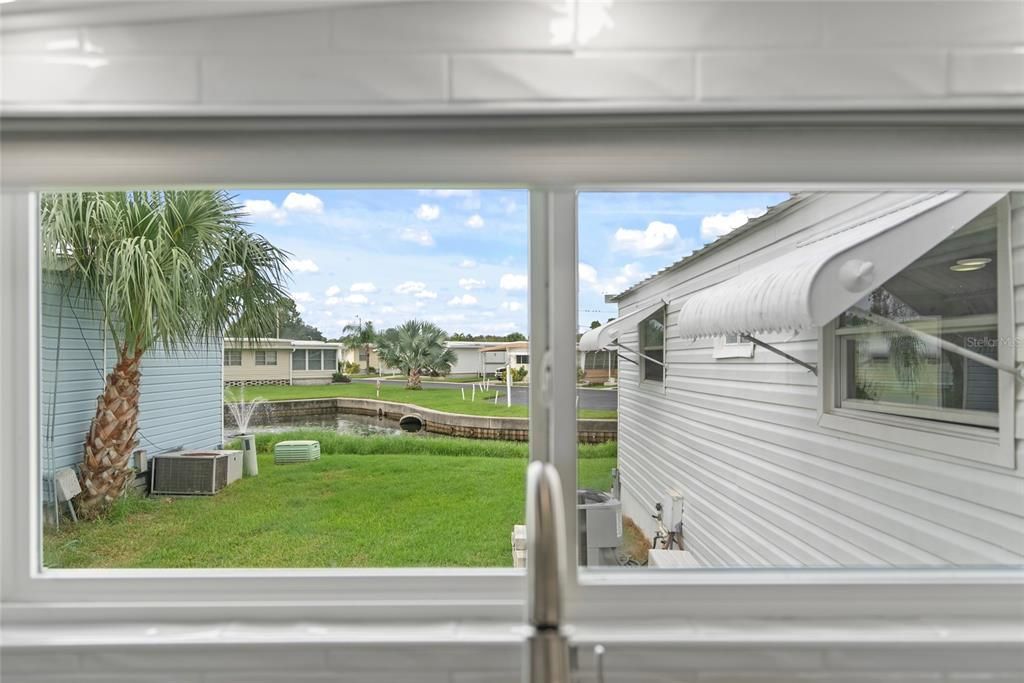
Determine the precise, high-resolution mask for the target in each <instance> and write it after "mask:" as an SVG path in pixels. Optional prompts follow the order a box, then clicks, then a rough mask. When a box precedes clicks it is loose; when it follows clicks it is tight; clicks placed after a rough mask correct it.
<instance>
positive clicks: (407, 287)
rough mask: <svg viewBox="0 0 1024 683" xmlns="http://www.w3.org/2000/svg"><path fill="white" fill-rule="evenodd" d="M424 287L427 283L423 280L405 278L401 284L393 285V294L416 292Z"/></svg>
mask: <svg viewBox="0 0 1024 683" xmlns="http://www.w3.org/2000/svg"><path fill="white" fill-rule="evenodd" d="M426 288H427V284H426V283H425V282H417V281H415V280H406V281H405V282H403V283H402V284H400V285H398V286H397V287H395V294H415V293H416V292H422V291H423V290H424V289H426Z"/></svg>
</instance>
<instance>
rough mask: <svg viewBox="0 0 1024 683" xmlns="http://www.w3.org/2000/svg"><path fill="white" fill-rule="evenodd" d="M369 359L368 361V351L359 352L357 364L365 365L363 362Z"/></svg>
mask: <svg viewBox="0 0 1024 683" xmlns="http://www.w3.org/2000/svg"><path fill="white" fill-rule="evenodd" d="M369 359H370V353H369V351H365V350H364V351H360V352H359V362H360V363H365V362H366V361H368V360H369Z"/></svg>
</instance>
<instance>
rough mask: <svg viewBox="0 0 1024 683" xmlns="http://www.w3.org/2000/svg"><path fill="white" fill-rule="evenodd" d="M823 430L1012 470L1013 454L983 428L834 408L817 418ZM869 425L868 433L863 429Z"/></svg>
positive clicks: (922, 453)
mask: <svg viewBox="0 0 1024 683" xmlns="http://www.w3.org/2000/svg"><path fill="white" fill-rule="evenodd" d="M818 425H819V426H820V427H822V428H824V429H830V430H833V431H837V432H843V433H844V438H854V439H857V440H859V441H863V442H865V443H872V444H873V443H878V444H883V445H889V446H892V445H898V446H900V447H902V448H903V450H905V451H906V452H908V453H913V454H915V455H922V456H925V457H930V458H938V459H941V460H952V461H953V462H961V463H962V462H963V461H965V460H966V461H971V462H976V463H981V464H985V465H994V466H997V467H1001V468H1012V467H1014V454H1013V451H1012V448H1011V449H1007V448H1006V447H1005V445H1004V444H1003V443H1002V442H1001V440H1000V438H999V433H998V432H997V431H994V430H992V429H989V428H985V427H971V426H966V425H954V424H944V423H941V422H936V421H934V420H922V419H919V418H912V417H903V416H899V415H888V414H885V413H874V412H869V411H858V410H849V409H843V408H835V409H833V410H831V411H829V412H822V413H821V414H820V415H819V416H818ZM869 425H870V426H872V427H873V429H872V430H871V434H870V435H868V434H867V433H866V430H865V427H866V426H869Z"/></svg>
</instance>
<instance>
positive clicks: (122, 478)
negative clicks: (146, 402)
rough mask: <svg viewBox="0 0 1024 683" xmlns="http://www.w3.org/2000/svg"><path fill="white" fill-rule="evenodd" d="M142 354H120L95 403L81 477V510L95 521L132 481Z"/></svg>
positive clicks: (125, 352)
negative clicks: (132, 460) (94, 413)
mask: <svg viewBox="0 0 1024 683" xmlns="http://www.w3.org/2000/svg"><path fill="white" fill-rule="evenodd" d="M141 360H142V351H136V352H135V354H134V355H130V356H129V355H127V351H126V350H125V351H122V352H121V353H119V354H118V361H117V365H115V366H114V369H113V370H112V371H111V372H110V374H109V375H107V379H106V384H105V385H104V388H103V393H102V394H100V395H99V397H97V399H96V415H95V416H94V417H93V419H92V424H91V425H90V426H89V433H88V435H87V436H86V437H85V460H84V462H83V463H82V468H81V471H80V477H81V480H82V496H81V498H80V499H79V504H78V506H79V509H80V511H81V513H80V514H81V515H82V516H84V517H96V516H99V515H101V514H103V512H105V511H106V510H107V509H108V508H109V507H110V505H111V504H112V503H113V502H114V501H115V500H117V499H118V498H119V497H120V496H121V495H123V494H124V492H125V489H127V488H128V484H129V482H130V481H131V479H132V474H133V470H132V466H131V465H132V463H131V458H132V452H133V451H134V450H135V447H136V445H137V443H138V442H137V441H136V438H135V437H136V434H137V433H138V430H139V383H140V382H141V380H142V373H141V372H140V364H141Z"/></svg>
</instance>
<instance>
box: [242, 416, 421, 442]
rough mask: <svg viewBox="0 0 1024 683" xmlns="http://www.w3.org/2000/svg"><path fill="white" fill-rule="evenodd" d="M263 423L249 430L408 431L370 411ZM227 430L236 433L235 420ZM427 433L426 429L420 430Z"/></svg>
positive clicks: (356, 433) (381, 433)
mask: <svg viewBox="0 0 1024 683" xmlns="http://www.w3.org/2000/svg"><path fill="white" fill-rule="evenodd" d="M259 422H260V424H250V425H249V431H251V432H252V433H254V434H274V433H278V432H289V431H292V430H295V429H320V430H325V431H333V432H337V433H338V434H351V435H354V436H392V435H397V434H407V433H408V432H403V431H402V430H401V429H400V428H399V426H398V423H397V422H395V421H393V420H382V419H378V418H376V417H372V416H370V415H338V416H336V417H331V416H327V415H309V416H305V417H294V418H271V419H269V420H267V419H266V418H264V419H262V420H260V421H259ZM224 430H225V433H226V434H227V435H228V436H229V437H231V436H237V434H238V430H237V429H235V425H234V423H228V422H225V423H224ZM419 433H420V434H424V435H425V434H426V432H419Z"/></svg>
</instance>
